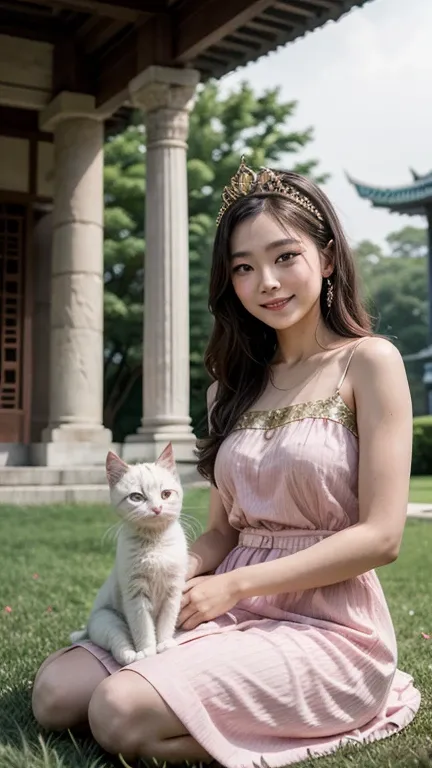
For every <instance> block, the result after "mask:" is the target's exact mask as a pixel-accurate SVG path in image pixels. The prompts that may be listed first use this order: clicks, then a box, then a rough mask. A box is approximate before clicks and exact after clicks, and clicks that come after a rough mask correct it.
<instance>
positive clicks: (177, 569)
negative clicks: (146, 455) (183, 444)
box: [71, 444, 188, 665]
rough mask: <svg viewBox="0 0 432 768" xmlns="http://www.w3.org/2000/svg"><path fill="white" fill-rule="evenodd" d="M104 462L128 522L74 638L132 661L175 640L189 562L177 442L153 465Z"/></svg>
mask: <svg viewBox="0 0 432 768" xmlns="http://www.w3.org/2000/svg"><path fill="white" fill-rule="evenodd" d="M106 468H107V477H108V483H109V487H110V496H111V502H112V504H113V506H114V507H115V508H116V510H117V512H118V514H119V515H120V516H121V518H122V520H123V524H122V526H121V528H120V532H119V535H118V539H117V553H116V560H115V564H114V568H113V570H112V571H111V573H110V575H109V577H108V579H107V580H106V582H105V584H103V586H102V587H101V589H100V590H99V592H98V594H97V596H96V599H95V602H94V605H93V608H92V611H91V614H90V617H89V620H88V623H87V627H86V629H85V630H84V631H83V632H74V633H73V634H72V635H71V641H72V642H79V641H81V640H84V639H90V640H92V641H93V642H94V643H96V644H97V645H99V646H101V647H102V648H105V650H107V651H110V652H111V654H112V655H113V656H114V658H115V659H116V660H117V661H118V662H119V664H121V665H126V664H131V663H132V662H133V661H138V660H139V659H142V658H145V657H146V656H151V655H153V654H155V653H159V652H161V651H164V650H165V649H166V648H169V647H171V646H172V645H174V642H173V639H172V638H173V635H174V631H175V625H176V620H177V617H178V613H179V610H180V601H181V595H182V588H183V585H184V582H185V577H186V570H187V561H188V552H187V542H186V537H185V535H184V532H183V529H182V526H181V524H180V512H181V507H182V501H183V491H182V487H181V484H180V480H179V477H178V474H177V470H176V466H175V461H174V455H173V450H172V446H171V444H169V445H168V446H167V447H166V448H165V450H164V451H163V453H162V454H161V456H160V457H159V459H158V460H157V461H156V462H155V463H154V464H135V465H132V466H129V465H128V464H125V463H124V462H123V461H122V460H121V459H119V457H118V456H116V454H115V453H112V452H110V453H108V456H107V461H106Z"/></svg>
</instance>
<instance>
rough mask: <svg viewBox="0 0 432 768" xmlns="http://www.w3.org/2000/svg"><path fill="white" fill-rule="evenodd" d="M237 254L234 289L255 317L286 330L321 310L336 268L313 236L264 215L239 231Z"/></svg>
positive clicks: (234, 249) (234, 238) (235, 244)
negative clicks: (322, 295)
mask: <svg viewBox="0 0 432 768" xmlns="http://www.w3.org/2000/svg"><path fill="white" fill-rule="evenodd" d="M231 253H232V261H231V279H232V284H233V288H234V291H235V293H236V294H237V296H238V298H239V300H240V301H241V303H242V304H243V306H244V307H245V309H247V311H248V312H250V314H251V315H253V316H254V317H256V318H258V319H259V320H262V322H264V323H266V325H269V326H270V327H271V328H274V329H275V330H276V331H282V330H284V329H285V328H289V327H291V326H294V325H296V324H297V323H299V322H300V321H301V320H303V319H304V318H305V317H306V316H308V315H309V314H310V313H311V312H313V311H318V312H319V297H320V293H321V286H322V280H323V277H328V276H329V275H330V274H331V271H332V268H331V265H329V264H328V262H327V260H326V258H325V257H324V256H323V255H320V253H319V251H318V249H317V247H316V245H315V244H314V243H313V242H312V240H310V239H309V238H308V237H306V236H305V235H303V234H301V233H300V232H297V231H295V230H293V229H292V228H290V230H289V234H287V230H285V229H282V228H281V225H280V224H278V222H277V221H276V220H275V219H273V218H272V217H271V216H269V215H268V214H267V213H260V214H259V215H258V216H256V217H255V218H253V219H247V220H246V221H244V222H242V223H241V224H239V225H238V226H237V227H236V229H235V230H234V232H233V235H232V237H231Z"/></svg>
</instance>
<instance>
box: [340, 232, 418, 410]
mask: <svg viewBox="0 0 432 768" xmlns="http://www.w3.org/2000/svg"><path fill="white" fill-rule="evenodd" d="M425 240H426V230H425V229H416V228H414V227H405V228H404V229H401V230H398V231H396V232H393V233H391V234H390V235H389V236H388V237H387V244H388V246H389V250H388V251H383V249H382V248H380V247H379V246H378V245H376V244H375V243H372V242H371V241H369V240H364V241H362V242H361V243H359V244H358V246H357V247H356V249H355V252H356V257H357V262H358V265H359V268H360V273H361V276H362V280H363V285H364V294H365V299H366V304H367V306H368V309H369V311H370V313H371V315H372V316H373V317H374V319H375V330H376V331H377V332H378V333H381V334H383V335H385V336H388V337H389V338H391V339H392V341H393V342H394V343H395V345H396V346H397V347H398V349H399V351H400V352H401V354H402V355H408V354H412V353H415V352H419V351H420V350H421V349H423V348H424V347H425V346H426V345H427V344H428V295H427V290H428V288H427V259H426V256H425V254H424V243H425ZM407 370H408V376H409V380H410V386H411V394H412V397H413V402H414V409H415V412H416V413H422V412H423V411H424V405H425V398H424V388H423V384H422V382H421V374H422V366H421V364H418V363H410V364H408V365H407Z"/></svg>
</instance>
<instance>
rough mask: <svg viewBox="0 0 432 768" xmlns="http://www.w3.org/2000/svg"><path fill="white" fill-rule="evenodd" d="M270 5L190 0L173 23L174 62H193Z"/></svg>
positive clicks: (236, 0) (244, 0)
mask: <svg viewBox="0 0 432 768" xmlns="http://www.w3.org/2000/svg"><path fill="white" fill-rule="evenodd" d="M271 5H272V0H255V2H251V0H230V2H222V1H221V0H189V2H186V3H185V4H184V5H183V6H182V7H181V8H180V11H179V13H178V14H177V18H176V19H175V25H176V28H177V47H176V61H178V62H188V61H191V60H193V59H194V58H196V57H197V56H199V55H200V54H202V53H204V52H205V51H206V50H207V49H208V48H209V47H210V46H211V45H214V44H215V43H218V42H219V40H221V39H222V38H223V37H225V35H229V34H232V33H234V32H235V31H236V30H237V29H238V27H242V26H244V25H245V24H248V22H250V21H251V20H252V19H254V18H255V17H256V16H258V15H259V14H260V13H262V12H263V11H265V10H266V9H267V8H269V7H270V6H271Z"/></svg>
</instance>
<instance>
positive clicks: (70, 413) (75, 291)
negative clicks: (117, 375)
mask: <svg viewBox="0 0 432 768" xmlns="http://www.w3.org/2000/svg"><path fill="white" fill-rule="evenodd" d="M40 124H41V128H42V129H43V130H45V131H46V130H51V131H53V132H54V153H55V166H54V167H55V180H54V208H53V246H52V266H51V318H50V334H49V337H50V338H49V343H50V409H49V424H48V427H47V428H46V429H45V430H44V431H43V434H42V444H39V445H38V446H36V449H37V450H36V454H37V455H36V461H37V463H42V464H48V465H71V464H86V463H87V462H90V463H91V464H97V463H100V462H103V461H104V459H105V456H106V452H107V447H108V445H109V444H110V442H111V432H110V431H109V430H107V429H104V427H103V426H102V409H103V138H104V137H103V122H102V121H101V120H100V118H99V117H98V116H97V115H96V112H95V108H94V99H93V97H92V96H87V95H84V94H76V93H66V92H64V93H61V94H59V95H58V96H57V97H56V98H55V99H54V100H53V101H52V102H51V104H50V105H49V106H48V107H47V108H46V110H44V112H43V113H42V114H41V117H40ZM47 343H48V339H47Z"/></svg>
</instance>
